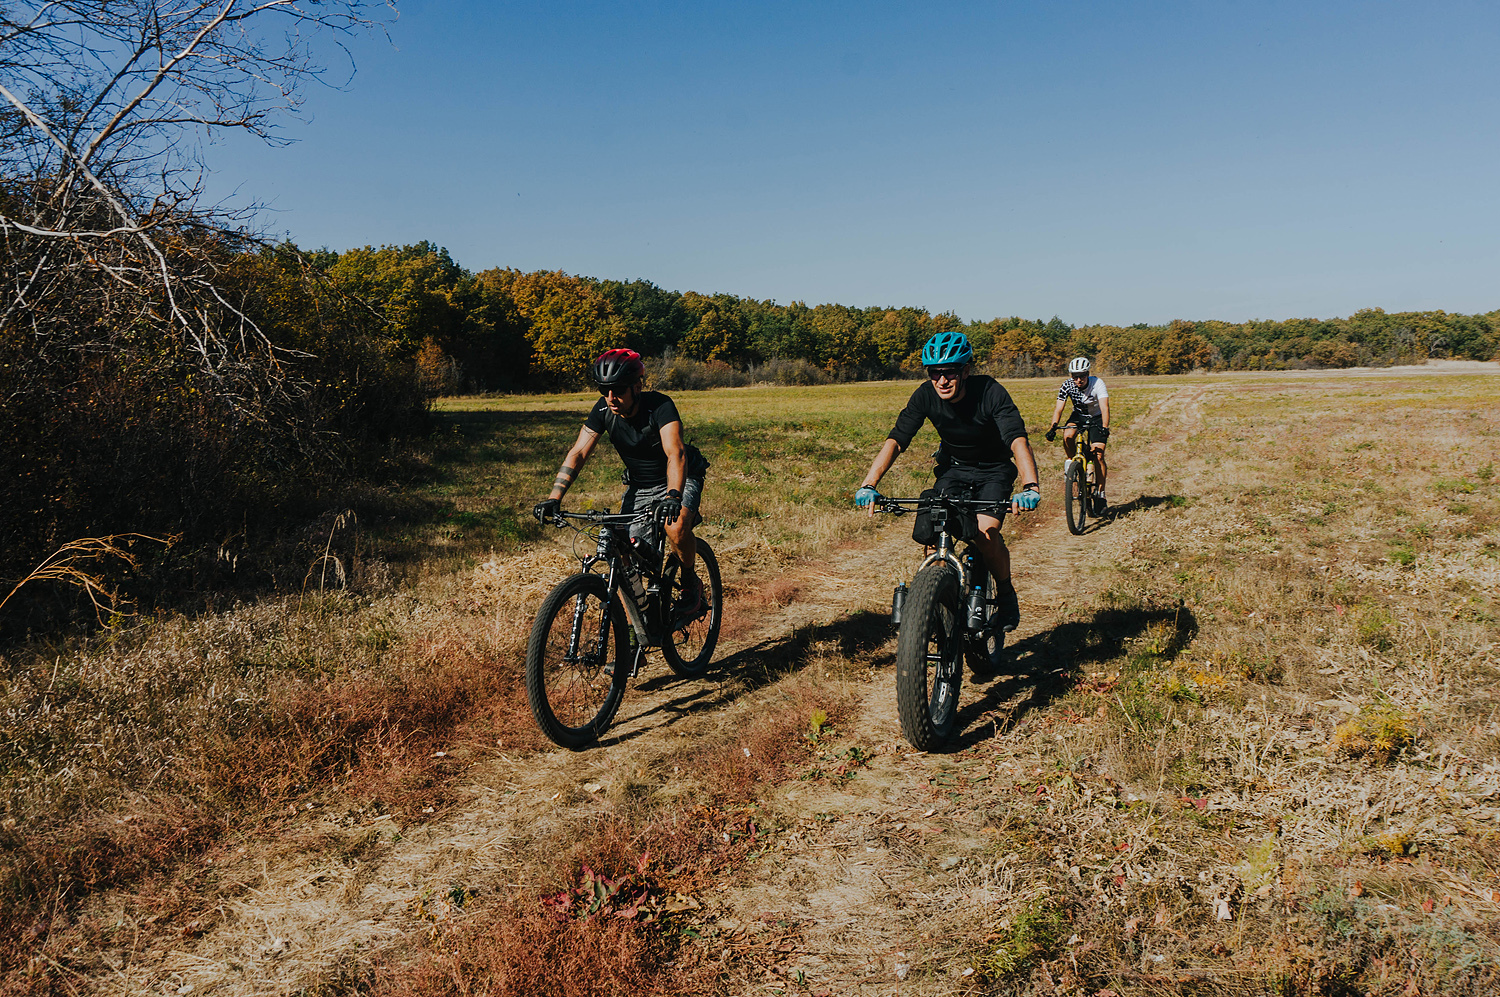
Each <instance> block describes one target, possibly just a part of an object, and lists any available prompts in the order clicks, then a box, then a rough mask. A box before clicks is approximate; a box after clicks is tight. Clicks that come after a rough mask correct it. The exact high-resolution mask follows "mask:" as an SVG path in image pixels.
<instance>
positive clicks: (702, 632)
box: [661, 538, 724, 678]
mask: <svg viewBox="0 0 1500 997" xmlns="http://www.w3.org/2000/svg"><path fill="white" fill-rule="evenodd" d="M681 575H682V566H681V565H680V564H679V563H678V562H677V558H675V557H671V558H668V559H667V566H666V569H665V570H664V571H663V572H662V586H661V588H662V593H663V599H664V605H665V607H666V609H665V612H666V613H668V614H670V613H671V611H672V607H673V606H675V605H677V599H678V597H679V596H681V595H682V577H681ZM698 580H699V581H701V582H702V583H703V598H704V601H705V602H707V603H708V612H707V613H705V614H704V615H703V616H700V617H697V618H696V619H693V620H688V621H684V622H683V623H682V625H681V626H675V627H674V626H673V623H674V622H677V621H674V620H672V619H670V618H669V619H668V620H667V624H666V626H665V627H664V628H663V629H664V630H665V631H666V632H665V633H664V634H663V635H662V644H661V653H662V657H664V658H666V659H667V664H668V665H669V666H670V667H671V669H672V671H674V672H676V673H677V674H678V675H682V676H685V677H687V678H696V677H697V676H699V675H702V674H703V673H704V672H706V671H708V666H709V665H710V664H711V663H712V662H713V658H714V648H715V647H716V646H717V645H718V643H719V624H720V622H721V621H722V620H723V618H724V587H723V585H722V584H721V583H720V581H719V561H718V559H717V558H716V557H714V549H713V548H712V547H710V546H709V545H708V542H707V541H705V540H703V539H701V538H700V539H699V540H698Z"/></svg>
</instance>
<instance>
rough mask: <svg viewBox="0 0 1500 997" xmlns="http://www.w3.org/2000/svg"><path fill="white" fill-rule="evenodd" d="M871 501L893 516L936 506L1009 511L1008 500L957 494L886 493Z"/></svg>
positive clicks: (979, 510) (981, 510)
mask: <svg viewBox="0 0 1500 997" xmlns="http://www.w3.org/2000/svg"><path fill="white" fill-rule="evenodd" d="M872 501H873V502H874V504H875V505H876V506H878V507H879V508H880V511H881V512H889V513H891V514H892V515H895V516H904V515H905V514H906V513H908V512H912V511H919V510H921V509H931V508H934V507H936V506H947V507H949V508H951V509H970V510H973V511H974V512H997V511H1009V508H1010V503H1009V502H1005V503H1001V504H999V505H997V504H996V503H994V502H992V501H990V500H989V499H977V498H963V497H962V496H958V495H928V496H925V497H923V496H919V497H917V498H892V497H890V496H887V495H881V496H878V497H877V498H875V499H873V500H872ZM908 507H909V508H908Z"/></svg>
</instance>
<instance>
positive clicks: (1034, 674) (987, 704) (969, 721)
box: [937, 606, 1198, 753]
mask: <svg viewBox="0 0 1500 997" xmlns="http://www.w3.org/2000/svg"><path fill="white" fill-rule="evenodd" d="M1153 623H1170V624H1171V625H1172V629H1171V631H1170V634H1169V636H1168V637H1167V639H1166V642H1165V645H1164V646H1163V648H1162V650H1161V654H1162V656H1163V657H1168V658H1170V657H1172V656H1174V655H1176V654H1177V653H1179V652H1180V651H1182V649H1183V648H1185V647H1187V645H1188V643H1189V642H1190V641H1192V639H1193V637H1194V636H1196V635H1197V633H1198V619H1197V617H1196V616H1194V615H1193V611H1192V610H1191V609H1188V608H1187V607H1186V606H1178V607H1175V608H1164V609H1155V610H1147V611H1144V612H1142V611H1140V610H1131V611H1126V610H1122V609H1101V610H1097V611H1096V612H1095V613H1094V614H1093V616H1092V617H1091V618H1089V619H1087V620H1069V621H1067V622H1065V623H1059V624H1058V625H1057V626H1055V627H1053V628H1052V629H1050V630H1043V631H1041V632H1040V633H1035V634H1032V635H1031V636H1029V637H1025V638H1023V639H1021V640H1020V641H1018V642H1016V644H1014V645H1013V646H1011V647H1008V648H1007V649H1006V654H1007V656H1008V657H1009V659H1010V661H1011V662H1012V664H1011V666H1010V667H1011V671H1010V672H1009V674H1006V673H1005V672H1003V671H1002V672H999V673H997V675H996V676H994V677H988V676H975V677H974V679H973V680H972V685H973V686H974V687H975V688H979V687H981V686H982V687H983V688H984V695H983V696H981V697H980V698H979V699H977V700H975V701H974V702H972V703H970V704H968V705H967V706H964V707H961V708H960V709H959V711H958V721H959V729H960V730H961V731H962V732H963V733H962V734H960V735H959V736H958V737H957V738H955V739H953V740H952V741H950V742H949V743H948V744H946V745H944V746H943V747H942V748H939V749H937V750H938V751H939V752H940V753H951V752H957V751H962V750H963V749H965V748H969V747H972V746H973V745H975V744H978V743H979V742H980V741H984V740H988V739H990V738H993V737H999V736H1000V735H1002V734H1004V733H1006V732H1007V731H1010V730H1012V729H1014V728H1015V727H1016V726H1017V725H1018V724H1020V723H1021V721H1022V720H1024V719H1025V717H1026V716H1027V714H1029V713H1031V712H1033V711H1035V710H1039V709H1043V708H1045V707H1046V706H1048V705H1050V704H1051V703H1052V702H1053V701H1054V700H1056V699H1058V698H1059V697H1061V696H1064V695H1066V694H1067V693H1068V691H1069V690H1071V689H1072V688H1073V686H1074V684H1075V683H1076V682H1077V679H1078V674H1079V672H1080V671H1081V670H1082V668H1083V666H1086V665H1089V664H1092V663H1095V662H1099V661H1107V660H1109V659H1111V658H1115V657H1118V656H1119V655H1120V654H1121V653H1122V652H1123V651H1124V650H1125V644H1126V642H1128V641H1130V640H1132V639H1133V638H1135V637H1139V636H1140V635H1141V634H1143V633H1145V631H1146V629H1147V628H1148V627H1150V626H1151V625H1152V624H1153ZM986 682H988V683H990V684H989V685H984V683H986ZM1028 691H1029V695H1026V696H1025V698H1021V699H1017V697H1018V696H1021V695H1022V694H1023V693H1027V692H1028ZM986 719H988V721H989V723H988V724H986V723H984V722H983V721H984V720H986Z"/></svg>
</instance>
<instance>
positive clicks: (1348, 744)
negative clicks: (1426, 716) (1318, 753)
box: [1331, 703, 1420, 765]
mask: <svg viewBox="0 0 1500 997" xmlns="http://www.w3.org/2000/svg"><path fill="white" fill-rule="evenodd" d="M1419 726H1420V720H1419V718H1418V717H1417V715H1416V714H1414V713H1413V712H1412V711H1410V710H1406V709H1403V708H1401V707H1399V706H1397V705H1396V704H1394V703H1370V704H1367V705H1365V706H1364V707H1361V708H1360V711H1359V713H1358V715H1356V716H1353V717H1350V718H1349V719H1348V720H1346V721H1344V722H1343V723H1341V724H1339V725H1338V726H1337V727H1335V728H1334V729H1333V743H1332V745H1331V747H1332V749H1333V751H1334V752H1335V753H1337V754H1341V755H1344V756H1346V757H1349V758H1362V757H1364V756H1365V755H1370V756H1371V757H1373V758H1374V759H1375V761H1377V762H1378V763H1380V764H1381V765H1384V764H1386V763H1387V762H1389V761H1390V760H1391V759H1392V758H1394V757H1395V756H1396V755H1398V754H1400V752H1401V751H1402V750H1403V749H1405V748H1409V747H1411V746H1412V745H1413V744H1414V743H1415V742H1416V739H1417V734H1418V731H1419Z"/></svg>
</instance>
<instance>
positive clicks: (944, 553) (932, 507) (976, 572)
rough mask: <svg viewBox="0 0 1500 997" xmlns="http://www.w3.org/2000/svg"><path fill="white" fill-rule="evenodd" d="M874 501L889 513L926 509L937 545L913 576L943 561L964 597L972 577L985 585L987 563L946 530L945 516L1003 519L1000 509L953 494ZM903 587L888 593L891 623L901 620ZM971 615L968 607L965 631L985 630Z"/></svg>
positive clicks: (970, 589) (971, 585) (972, 547)
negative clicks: (978, 514) (983, 515)
mask: <svg viewBox="0 0 1500 997" xmlns="http://www.w3.org/2000/svg"><path fill="white" fill-rule="evenodd" d="M876 502H877V504H879V505H880V507H881V510H882V511H883V512H888V513H891V514H892V515H897V516H900V515H905V514H906V513H907V512H910V511H920V510H921V509H923V508H926V510H927V512H928V515H929V516H931V517H932V528H933V530H934V531H935V532H936V533H937V544H936V546H935V547H933V550H932V553H930V554H928V555H927V556H926V557H925V558H923V559H922V563H921V564H919V565H917V570H916V572H913V574H914V575H915V574H917V573H920V572H921V571H922V570H923V569H924V568H926V567H927V566H928V565H930V564H936V563H937V562H939V561H943V562H946V563H948V564H950V565H952V566H953V569H954V570H955V571H957V572H958V580H959V584H960V586H961V587H962V591H963V592H964V594H965V597H966V598H968V597H969V595H970V594H971V593H972V592H973V591H974V589H975V587H976V580H978V582H979V584H978V587H979V588H980V589H983V588H984V587H985V585H986V583H987V581H988V577H989V575H988V572H989V565H988V564H987V563H986V562H985V560H984V555H983V554H981V553H980V552H979V549H978V548H977V547H976V546H975V545H974V544H972V543H966V542H964V541H963V540H960V539H959V538H958V537H955V536H954V535H953V534H951V533H949V532H948V518H949V516H951V515H955V514H961V513H962V512H964V511H969V512H986V513H990V514H995V513H997V512H998V513H999V515H1000V516H1001V517H1002V519H1003V517H1004V515H1005V511H1004V510H996V509H995V508H994V506H993V504H992V503H987V502H984V501H982V500H980V499H973V498H963V497H960V496H955V495H933V496H928V497H926V498H885V497H881V498H879V499H876ZM908 506H909V507H910V508H908ZM961 543H962V544H964V546H963V550H962V551H961V552H960V551H956V550H955V547H956V546H957V545H958V544H961ZM976 565H977V569H976ZM905 588H906V585H905V584H904V583H903V584H902V585H899V586H897V589H896V592H895V593H893V594H892V598H891V616H892V621H891V622H893V623H900V622H901V609H900V605H899V603H900V600H901V597H902V595H904V590H905ZM975 615H976V614H975V613H974V611H973V610H972V608H971V609H970V611H969V612H968V613H967V614H966V625H965V631H966V632H967V633H969V634H971V635H974V634H979V633H982V632H983V631H984V630H985V625H984V621H981V623H980V625H978V626H976V625H975V621H974V617H975Z"/></svg>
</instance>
